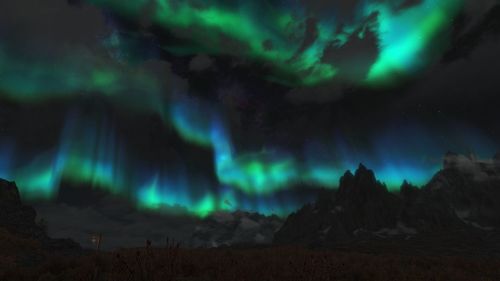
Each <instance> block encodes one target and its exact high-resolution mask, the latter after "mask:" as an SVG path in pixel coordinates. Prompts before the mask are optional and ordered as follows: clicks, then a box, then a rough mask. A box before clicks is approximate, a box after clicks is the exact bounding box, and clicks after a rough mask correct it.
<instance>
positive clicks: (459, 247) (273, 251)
mask: <svg viewBox="0 0 500 281" xmlns="http://www.w3.org/2000/svg"><path fill="white" fill-rule="evenodd" d="M498 160H499V157H498V155H497V156H496V157H495V158H494V160H492V161H490V162H481V161H477V160H475V159H474V158H467V157H464V156H459V155H456V154H452V153H449V154H448V155H447V156H446V157H445V161H444V163H443V165H444V166H443V169H442V170H441V171H439V172H438V173H437V174H436V175H435V176H434V177H433V178H432V180H431V181H430V182H429V183H428V184H427V185H426V186H424V187H422V188H420V189H418V188H416V187H413V186H411V185H410V184H408V183H406V182H405V183H403V186H402V187H401V192H400V193H391V192H389V191H387V188H386V187H385V185H384V184H382V183H380V182H378V181H377V180H376V178H375V175H374V173H373V172H372V171H371V170H369V169H367V168H366V167H364V166H363V165H360V166H359V168H358V169H357V171H356V172H355V173H354V174H352V173H351V172H349V171H348V172H346V173H345V175H344V176H343V177H342V179H341V181H340V185H339V189H338V190H335V191H325V194H322V196H320V197H319V198H320V199H318V201H316V202H314V203H312V204H308V205H306V206H304V207H303V208H302V209H300V210H299V211H297V212H296V213H294V214H291V215H290V216H289V217H288V218H287V220H286V221H285V223H284V224H283V226H282V227H281V228H280V229H279V230H278V231H277V232H276V233H275V235H274V241H273V244H270V243H253V244H252V243H250V242H249V241H253V237H254V236H255V234H256V233H260V232H262V233H266V232H263V229H265V230H266V231H268V232H269V231H271V232H272V229H274V228H276V227H277V226H279V225H281V222H280V221H279V220H277V219H275V221H274V224H273V218H272V217H269V218H266V217H263V216H259V215H256V214H253V215H252V214H246V213H243V212H238V213H234V214H227V215H225V216H223V215H222V214H217V215H214V216H213V217H212V218H209V219H208V220H205V221H204V222H203V223H202V228H200V229H201V230H200V231H198V232H197V233H194V234H193V237H198V238H199V239H198V240H197V241H198V242H197V243H201V244H198V245H196V246H204V247H207V246H208V247H209V246H210V245H209V244H208V245H207V243H208V241H212V242H213V241H217V243H221V246H219V247H217V248H216V247H213V248H201V247H199V248H185V247H184V245H182V244H181V243H180V242H176V241H167V242H166V244H165V245H151V244H150V243H147V242H146V241H145V244H144V245H145V247H142V248H130V249H120V250H115V251H95V250H89V249H82V248H81V247H80V246H79V245H78V244H77V243H76V242H74V241H72V240H69V239H52V238H50V237H48V236H47V234H46V232H45V229H44V225H43V223H40V222H35V217H36V213H35V211H34V209H33V208H31V207H29V206H26V205H24V204H23V203H22V202H21V199H20V196H19V192H18V190H17V187H16V185H15V183H11V182H7V181H2V182H1V188H0V195H1V196H0V207H1V210H2V212H1V213H0V249H1V251H0V280H499V279H500V233H499V232H498V227H499V226H500V210H499V208H500V207H499V206H498V205H497V204H495V202H498V199H500V192H499V190H500V188H499V187H500V185H499V179H500V177H499V176H500V173H499V171H500V169H499V167H500V166H499V165H498V164H499V162H498ZM228 218H230V219H228ZM250 221H252V222H250ZM255 222H260V224H262V225H259V224H257V225H253V224H255ZM242 225H243V226H242ZM245 225H246V226H245ZM209 232H210V233H209ZM204 236H207V237H208V238H207V240H203V238H202V237H204ZM214 237H215V238H214ZM191 239H193V238H191ZM214 239H215V240H214ZM191 241H193V240H191ZM203 241H205V242H203ZM188 246H189V245H188ZM191 246H194V245H191Z"/></svg>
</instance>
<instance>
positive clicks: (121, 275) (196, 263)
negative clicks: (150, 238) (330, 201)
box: [0, 241, 500, 281]
mask: <svg viewBox="0 0 500 281" xmlns="http://www.w3.org/2000/svg"><path fill="white" fill-rule="evenodd" d="M18 242H19V241H18ZM21 242H22V241H21ZM29 247H33V245H31V246H29ZM29 247H28V248H29ZM10 254H12V252H11V253H10ZM0 280H9V281H11V280H12V281H16V280H19V281H22V280H41V281H42V280H43V281H47V280H65V281H66V280H120V281H121V280H123V281H126V280H131V281H132V280H133V281H135V280H140V281H149V280H151V281H154V280H172V281H174V280H179V281H180V280H184V281H188V280H189V281H195V280H199V281H202V280H203V281H208V280H221V281H225V280H227V281H236V280H247V281H250V280H255V281H271V280H287V281H293V280H311V281H312V280H314V281H317V280H384V281H386V280H398V281H399V280H401V281H402V280H464V281H465V280H467V281H472V280H478V281H479V280H481V281H486V280H500V260H497V259H490V258H485V257H483V258H478V257H475V258H472V257H470V258H463V257H452V256H448V257H445V256H441V257H428V256H423V255H422V256H408V255H396V254H394V255H392V254H384V255H376V254H361V253H346V252H338V251H322V250H307V249H303V248H298V247H281V248H261V249H193V250H188V249H182V248H178V247H176V246H169V247H165V248H141V249H126V250H120V251H115V252H99V253H97V252H93V253H89V254H87V255H83V256H80V257H70V258H68V257H64V258H62V257H55V256H52V257H48V258H47V259H45V260H43V261H42V262H41V263H39V264H38V265H26V264H24V265H23V264H22V263H21V264H20V263H19V261H17V262H16V258H12V257H9V256H6V255H4V256H3V257H2V255H1V254H0Z"/></svg>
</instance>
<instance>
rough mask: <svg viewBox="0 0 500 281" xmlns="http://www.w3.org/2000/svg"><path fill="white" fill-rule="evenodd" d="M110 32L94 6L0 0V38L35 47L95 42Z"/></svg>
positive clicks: (51, 0) (55, 0) (48, 0)
mask: <svg viewBox="0 0 500 281" xmlns="http://www.w3.org/2000/svg"><path fill="white" fill-rule="evenodd" d="M106 31H107V28H106V23H105V20H104V16H103V14H102V12H101V11H100V10H98V9H97V8H95V7H92V6H82V7H75V6H71V5H69V4H68V3H67V1H66V0H46V1H37V0H18V1H1V2H0V38H2V39H3V40H5V41H6V42H8V43H9V44H16V45H17V44H19V45H21V46H24V47H25V48H32V49H46V50H50V49H54V51H57V50H60V48H68V47H73V46H75V45H80V47H81V45H83V46H88V45H93V44H95V42H96V41H97V39H98V37H99V36H102V35H103V34H105V33H106Z"/></svg>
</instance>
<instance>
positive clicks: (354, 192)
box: [337, 164, 389, 204]
mask: <svg viewBox="0 0 500 281" xmlns="http://www.w3.org/2000/svg"><path fill="white" fill-rule="evenodd" d="M387 194H389V191H387V188H386V187H385V186H384V185H382V184H381V183H380V182H379V181H377V179H376V178H375V174H374V173H373V171H372V170H369V169H367V168H366V167H365V166H364V165H363V164H360V165H359V167H358V169H357V170H356V172H355V173H354V175H353V174H352V173H351V172H350V171H347V172H346V173H345V174H344V175H343V176H342V177H341V179H340V185H339V189H338V193H337V199H338V202H341V203H342V202H343V203H348V202H358V203H360V204H363V203H364V202H366V201H371V200H376V199H379V198H380V197H383V196H384V195H387Z"/></svg>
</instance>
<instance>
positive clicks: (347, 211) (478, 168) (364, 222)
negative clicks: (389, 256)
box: [274, 153, 500, 246]
mask: <svg viewBox="0 0 500 281" xmlns="http://www.w3.org/2000/svg"><path fill="white" fill-rule="evenodd" d="M462 157H463V156H459V155H456V154H453V153H450V154H448V155H447V157H445V163H444V166H443V169H442V170H441V171H439V172H438V173H437V174H436V175H435V176H434V177H433V178H432V179H431V180H430V181H429V183H428V184H427V185H425V186H424V187H422V188H417V187H414V186H412V185H410V184H409V183H407V182H404V183H403V185H402V186H401V189H400V192H399V193H398V194H396V193H391V192H389V191H388V190H387V189H386V187H385V186H384V185H383V184H381V183H380V182H378V181H377V180H376V178H375V175H374V174H373V172H372V171H371V170H368V169H367V168H366V167H364V166H363V165H360V166H359V168H358V169H357V171H356V172H355V174H354V175H353V174H352V173H351V172H349V171H348V172H346V173H345V175H344V176H343V177H342V178H341V179H340V183H339V189H338V190H337V191H331V195H329V196H327V197H328V200H326V199H324V198H322V199H320V200H318V202H316V203H314V204H309V205H306V206H304V207H303V208H302V209H300V210H299V211H297V212H296V213H294V214H291V215H290V216H289V217H288V218H287V220H286V221H285V223H284V225H283V227H282V228H281V229H280V230H279V231H278V232H277V233H276V234H275V237H274V242H275V243H277V244H290V243H291V244H296V243H298V244H305V245H310V246H315V245H316V246H328V245H336V244H342V243H350V242H356V241H358V242H359V241H370V240H381V239H382V240H383V239H403V240H408V239H413V238H416V237H424V236H425V237H429V236H433V235H434V234H436V233H441V234H442V233H474V234H478V233H479V234H478V235H480V236H481V235H482V234H480V233H483V234H484V235H486V236H491V235H492V233H496V231H497V229H500V205H498V204H496V203H495V202H498V201H499V200H500V179H499V178H498V176H497V175H498V174H500V166H495V165H494V161H490V160H488V161H478V160H475V159H469V158H467V159H469V160H467V161H466V162H467V163H466V165H465V166H464V165H463V163H464V161H462V160H463V159H462ZM463 158H466V157H463ZM457 159H458V160H459V161H455V160H457ZM478 175H480V177H478ZM454 235H455V234H454Z"/></svg>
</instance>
